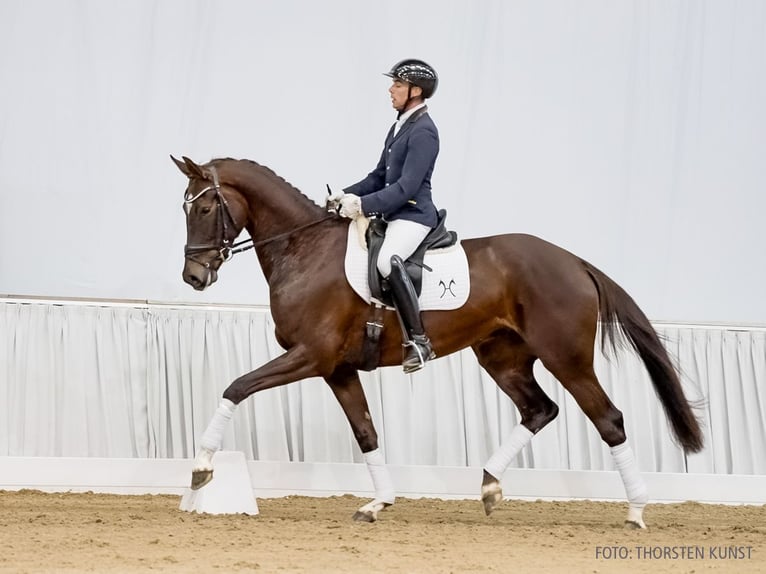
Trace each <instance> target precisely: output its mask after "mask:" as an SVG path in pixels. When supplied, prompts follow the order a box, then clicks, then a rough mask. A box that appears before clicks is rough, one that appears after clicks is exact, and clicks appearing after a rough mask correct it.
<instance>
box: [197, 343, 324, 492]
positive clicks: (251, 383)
mask: <svg viewBox="0 0 766 574" xmlns="http://www.w3.org/2000/svg"><path fill="white" fill-rule="evenodd" d="M316 375H317V372H316V368H315V366H314V364H313V362H311V361H309V360H308V357H307V356H306V353H305V351H304V349H303V347H301V346H297V347H293V348H292V349H290V350H289V351H287V352H286V353H284V354H283V355H280V356H279V357H277V358H276V359H273V360H272V361H269V362H268V363H266V364H265V365H263V366H261V367H259V368H257V369H256V370H254V371H252V372H250V373H247V374H246V375H242V376H241V377H239V378H238V379H237V380H235V381H234V382H233V383H231V384H230V385H229V386H228V388H227V389H226V390H225V391H224V392H223V399H222V400H221V404H220V405H219V406H218V409H217V410H216V411H215V414H214V415H213V418H212V419H211V420H210V423H209V424H208V426H207V429H206V430H205V432H204V434H203V435H202V438H201V439H200V443H199V446H200V448H199V450H198V451H197V456H196V458H195V459H194V467H193V468H192V481H191V488H192V490H197V489H200V488H202V487H203V486H205V485H206V484H207V483H208V482H210V481H211V480H213V454H215V452H216V451H218V450H220V449H221V444H222V443H223V435H224V432H225V430H226V427H227V425H228V424H229V421H230V420H231V417H232V415H233V414H234V411H235V410H236V408H237V405H238V404H239V403H241V402H242V401H243V400H245V399H246V398H247V397H249V396H250V395H252V394H253V393H256V392H258V391H263V390H265V389H270V388H272V387H279V386H281V385H286V384H288V383H293V382H295V381H299V380H301V379H306V378H309V377H312V376H316Z"/></svg>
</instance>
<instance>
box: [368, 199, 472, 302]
mask: <svg viewBox="0 0 766 574" xmlns="http://www.w3.org/2000/svg"><path fill="white" fill-rule="evenodd" d="M446 219H447V210H446V209H440V210H439V212H438V219H437V223H436V227H434V228H433V229H432V230H431V231H430V232H429V233H428V235H426V238H425V239H424V240H423V242H422V243H421V244H420V246H419V247H418V248H417V249H416V250H415V252H414V253H413V254H412V255H410V256H409V257H408V258H407V260H406V261H405V262H404V267H405V269H406V271H407V274H408V275H409V276H410V280H411V281H412V286H413V287H415V293H417V294H418V296H420V291H421V289H422V286H423V268H426V269H427V270H428V271H431V269H430V268H429V267H428V266H427V265H425V264H424V263H423V258H424V257H425V254H426V251H429V250H431V249H443V248H445V247H451V246H452V245H455V243H457V233H455V232H454V231H448V230H447V226H446V223H445V222H446ZM387 226H388V224H387V223H386V222H385V221H384V220H383V219H382V218H379V217H374V218H372V219H370V225H369V226H368V227H367V233H366V234H365V239H366V241H367V252H368V256H369V261H368V282H369V285H370V293H371V295H372V296H373V297H374V298H375V299H377V300H378V301H380V302H381V303H384V304H385V305H387V306H389V307H393V306H394V304H393V300H392V298H391V293H390V291H388V290H384V289H383V286H382V281H383V278H382V277H381V276H380V273H379V272H378V255H379V254H380V247H381V245H383V239H384V237H385V235H386V227H387Z"/></svg>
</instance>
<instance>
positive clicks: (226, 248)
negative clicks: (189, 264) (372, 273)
mask: <svg viewBox="0 0 766 574" xmlns="http://www.w3.org/2000/svg"><path fill="white" fill-rule="evenodd" d="M210 171H211V172H212V174H213V185H209V186H207V187H206V188H205V189H203V190H202V191H200V192H199V193H197V195H195V196H194V197H189V196H187V197H186V198H185V199H184V203H185V204H186V205H191V204H192V203H194V201H196V200H197V199H199V198H200V197H202V196H203V195H205V193H207V192H208V191H211V190H215V198H216V201H217V202H218V213H219V217H218V222H219V223H218V228H219V229H220V231H221V233H220V240H219V241H218V243H217V244H214V243H208V244H202V245H188V244H187V245H185V246H184V254H185V256H186V259H189V260H191V261H194V262H195V263H198V264H199V265H202V266H203V267H208V268H209V267H210V263H203V262H202V261H199V260H197V259H195V258H194V255H196V254H197V253H202V252H204V251H210V250H213V249H215V250H217V251H218V252H219V254H220V256H221V259H222V260H223V261H224V262H226V261H229V260H230V259H231V258H232V257H234V255H236V254H237V253H242V252H243V251H248V250H249V249H254V248H256V247H259V246H261V245H265V244H267V243H271V242H272V241H277V240H279V239H283V238H285V237H289V236H290V235H292V234H294V233H297V232H299V231H302V230H304V229H307V228H309V227H313V226H314V225H318V224H320V223H322V222H324V221H327V220H329V219H335V218H336V217H337V215H335V214H331V215H327V216H326V217H322V218H321V219H317V220H315V221H310V222H308V223H306V224H304V225H301V226H299V227H296V228H295V229H291V230H289V231H285V232H284V233H279V234H277V235H274V236H273V237H267V238H266V239H261V240H259V241H253V240H252V238H249V239H244V240H242V241H238V242H237V243H232V244H230V243H231V240H230V239H228V237H227V235H228V234H229V226H228V225H227V220H228V222H230V223H231V224H232V225H233V227H234V228H235V229H236V228H237V222H236V220H235V219H234V217H233V216H232V214H231V210H230V209H229V204H228V202H227V201H226V197H224V195H223V193H221V184H220V182H219V181H218V172H217V171H216V169H215V168H214V167H212V166H210Z"/></svg>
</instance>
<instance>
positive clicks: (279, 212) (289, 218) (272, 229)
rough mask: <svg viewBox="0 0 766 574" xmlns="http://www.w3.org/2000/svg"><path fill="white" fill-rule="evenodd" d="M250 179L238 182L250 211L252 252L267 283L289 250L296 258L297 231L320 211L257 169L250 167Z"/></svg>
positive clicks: (259, 168)
mask: <svg viewBox="0 0 766 574" xmlns="http://www.w3.org/2000/svg"><path fill="white" fill-rule="evenodd" d="M253 169H254V172H253V174H252V177H249V178H247V179H240V180H239V182H238V185H239V187H240V189H241V191H242V192H243V193H244V195H245V197H246V199H247V202H248V206H249V211H250V221H249V223H248V227H247V230H248V232H249V234H250V237H251V238H252V239H253V242H254V243H255V244H256V253H257V254H258V259H259V260H260V262H261V267H262V268H263V272H264V275H265V276H266V279H267V280H270V277H271V275H272V272H273V270H274V269H275V267H276V266H278V265H279V262H280V261H281V260H283V259H284V257H285V255H287V254H288V253H287V251H288V249H289V255H290V256H291V257H293V258H294V257H296V256H299V253H297V252H296V248H298V249H299V248H300V244H303V243H304V242H296V241H295V239H296V238H295V237H293V234H292V233H291V232H293V231H295V235H297V234H299V233H302V232H301V231H300V228H302V227H303V226H306V225H309V224H311V223H312V222H315V221H318V220H320V219H321V218H322V217H323V216H324V215H326V214H325V213H324V211H323V210H322V209H321V208H320V207H319V206H318V205H316V204H315V203H314V202H312V201H311V200H310V199H308V198H307V197H306V196H305V195H303V194H302V193H301V192H300V191H298V190H297V189H296V188H294V187H293V186H292V185H290V184H289V183H287V182H286V181H284V180H283V179H281V178H279V177H278V176H276V175H274V174H273V173H270V172H269V171H268V170H266V169H265V168H262V167H261V166H254V167H253Z"/></svg>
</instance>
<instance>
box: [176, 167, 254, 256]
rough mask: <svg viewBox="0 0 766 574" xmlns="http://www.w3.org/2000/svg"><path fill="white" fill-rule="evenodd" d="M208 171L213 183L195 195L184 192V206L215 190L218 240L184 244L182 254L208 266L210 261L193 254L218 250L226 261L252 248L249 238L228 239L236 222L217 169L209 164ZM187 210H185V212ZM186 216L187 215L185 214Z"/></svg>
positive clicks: (235, 227) (235, 226)
mask: <svg viewBox="0 0 766 574" xmlns="http://www.w3.org/2000/svg"><path fill="white" fill-rule="evenodd" d="M209 169H210V172H211V173H212V174H213V185H209V186H207V187H206V188H205V189H203V190H202V191H200V192H199V193H197V195H195V196H191V195H190V194H186V197H185V198H184V206H189V207H188V209H189V210H191V204H192V203H194V202H195V201H196V200H197V199H199V198H200V197H202V196H203V195H205V194H206V193H207V192H208V191H211V190H215V200H216V202H217V203H218V224H217V227H218V230H219V233H218V236H219V239H218V242H217V243H207V244H200V245H189V244H187V245H185V246H184V255H185V256H186V259H189V260H190V261H194V262H195V263H197V264H199V265H202V266H203V267H206V268H210V263H209V262H207V263H203V262H202V261H199V260H198V259H195V257H194V256H195V255H196V254H198V253H203V252H205V251H211V250H216V251H218V254H219V256H220V258H221V260H222V261H223V262H226V261H228V260H229V259H231V258H232V257H234V255H235V254H236V253H240V252H242V251H247V250H248V249H252V248H253V244H252V240H251V239H245V240H244V241H240V242H238V243H233V244H232V243H231V240H230V239H229V233H230V229H231V228H234V229H235V230H236V229H237V222H236V221H235V220H234V216H233V215H232V214H231V210H230V209H229V203H228V202H227V201H226V197H225V196H224V195H223V193H221V184H220V182H219V181H218V171H216V169H215V168H214V167H212V166H210V168H209ZM188 213H189V211H187V214H188ZM187 216H188V215H187ZM247 243H250V245H245V244H247Z"/></svg>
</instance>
